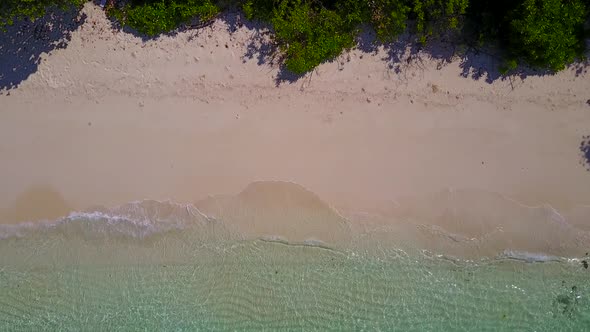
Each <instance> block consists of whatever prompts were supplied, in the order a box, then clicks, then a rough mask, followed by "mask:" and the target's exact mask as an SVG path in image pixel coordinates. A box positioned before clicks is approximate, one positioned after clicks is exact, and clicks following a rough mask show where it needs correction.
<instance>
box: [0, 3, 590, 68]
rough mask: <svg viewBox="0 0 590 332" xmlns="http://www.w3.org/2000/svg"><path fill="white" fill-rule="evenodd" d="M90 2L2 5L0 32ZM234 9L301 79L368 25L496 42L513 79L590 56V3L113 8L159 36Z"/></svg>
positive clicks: (420, 35)
mask: <svg viewBox="0 0 590 332" xmlns="http://www.w3.org/2000/svg"><path fill="white" fill-rule="evenodd" d="M82 1H83V0H2V1H1V4H0V27H2V26H3V25H6V24H11V23H12V22H13V20H14V19H22V18H27V17H28V18H31V19H34V18H36V17H39V16H41V15H43V13H44V12H45V8H46V7H47V6H50V5H60V6H66V5H70V4H74V5H79V4H80V3H81V2H82ZM229 7H237V8H239V9H241V10H242V11H243V12H244V14H245V16H246V17H247V18H248V19H251V20H259V21H263V22H267V23H269V24H270V25H271V26H272V28H273V29H274V35H273V36H274V37H273V39H274V42H275V43H276V45H277V46H278V50H280V52H281V54H282V56H283V60H284V65H285V67H286V68H287V69H288V70H290V71H292V72H293V73H297V74H301V73H305V72H308V71H310V70H312V69H313V68H314V67H316V66H317V65H318V64H320V63H322V62H324V61H329V60H331V59H333V58H334V57H336V56H338V55H339V54H340V53H341V52H342V51H344V50H346V49H349V48H351V47H353V46H354V45H355V39H356V37H357V35H358V33H359V28H360V27H361V26H363V25H364V26H370V27H372V28H373V29H374V30H375V32H376V34H377V37H378V39H379V40H380V41H381V42H391V41H394V40H396V38H397V37H398V36H399V35H400V34H401V33H403V32H406V31H407V32H409V33H411V34H412V35H413V36H415V38H416V39H415V41H416V42H419V43H421V44H427V43H428V42H429V40H432V39H436V38H437V37H439V36H447V37H448V36H455V37H460V38H461V40H462V41H463V42H467V43H469V44H472V45H478V46H481V45H485V44H487V43H493V44H494V45H498V46H500V48H501V49H502V50H503V51H504V54H505V58H506V59H507V60H506V61H505V65H504V66H503V68H502V72H503V73H505V74H506V73H509V72H511V71H513V70H515V69H516V68H517V66H518V65H519V64H523V63H526V64H529V65H531V66H533V67H537V68H541V69H548V70H553V71H557V70H561V69H563V68H565V66H567V65H568V64H570V63H572V62H573V61H575V59H576V58H581V57H583V54H584V51H585V38H588V36H589V33H588V30H587V29H586V30H585V28H584V27H585V24H586V26H588V23H589V22H588V21H589V18H590V17H589V9H590V0H129V1H117V2H116V5H115V6H109V7H108V8H107V10H108V13H109V15H110V16H111V17H112V18H113V19H114V20H116V21H118V22H119V23H120V24H121V25H128V26H130V27H132V28H134V29H136V30H137V31H139V32H141V33H143V34H146V35H148V36H156V35H158V34H160V33H166V32H170V31H172V30H174V29H176V28H177V27H178V26H179V25H181V24H183V23H188V22H190V21H191V20H193V19H194V20H198V21H200V22H205V21H207V20H210V19H212V18H213V17H215V15H216V14H218V13H219V12H220V11H221V10H222V9H225V8H229Z"/></svg>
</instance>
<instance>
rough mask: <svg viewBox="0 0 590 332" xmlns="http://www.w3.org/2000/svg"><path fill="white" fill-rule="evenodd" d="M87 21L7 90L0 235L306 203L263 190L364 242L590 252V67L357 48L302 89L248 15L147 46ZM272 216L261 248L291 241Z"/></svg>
mask: <svg viewBox="0 0 590 332" xmlns="http://www.w3.org/2000/svg"><path fill="white" fill-rule="evenodd" d="M83 12H84V13H85V14H86V15H87V17H86V18H85V21H84V22H83V23H82V24H81V25H80V26H79V27H77V28H76V29H75V30H74V31H73V32H72V36H71V40H70V41H69V42H68V43H67V47H65V48H62V49H55V50H53V51H51V52H50V54H45V53H43V54H41V56H40V58H41V60H40V63H39V64H38V67H37V68H36V70H34V71H32V72H31V73H30V76H28V77H26V78H24V79H23V80H22V81H20V82H18V83H19V84H18V87H15V88H10V87H8V86H1V87H0V91H2V93H1V95H0V160H1V162H0V178H1V181H0V182H1V185H0V213H1V217H0V222H1V223H7V224H13V223H18V222H25V221H28V222H30V221H38V220H42V219H49V220H52V219H56V218H58V217H60V216H64V215H67V214H68V213H70V212H71V211H81V210H84V209H88V208H90V207H93V206H107V207H111V206H117V205H121V204H125V203H127V202H131V201H137V200H142V199H155V200H161V201H162V200H172V201H175V202H182V203H191V204H195V206H197V207H199V209H200V210H201V211H203V212H204V213H210V214H220V213H221V212H219V206H225V205H223V204H227V205H228V206H233V205H232V204H234V205H235V204H237V203H235V202H234V201H232V200H229V201H228V199H227V196H228V195H229V196H232V195H233V196H234V197H237V198H236V200H238V201H239V200H240V199H242V198H240V197H241V196H239V193H240V192H242V191H243V190H245V188H248V185H249V184H251V183H253V182H257V181H285V182H292V183H295V184H298V185H300V186H302V187H303V188H305V190H304V189H302V188H301V187H299V186H294V188H297V189H292V188H291V189H290V188H289V186H288V185H286V186H285V185H276V182H275V185H273V184H272V183H270V184H268V185H267V186H264V185H262V186H258V187H256V186H255V187H254V189H252V187H250V188H251V189H252V190H253V191H251V192H253V195H254V196H256V195H262V196H261V197H266V198H267V199H266V200H263V201H264V202H268V204H270V205H272V204H275V205H277V206H283V205H284V206H286V207H289V208H293V209H294V210H297V211H301V207H302V206H312V207H310V210H314V209H316V210H317V209H320V208H321V209H333V210H330V211H331V212H329V214H330V216H331V217H329V218H328V217H326V218H327V219H326V220H332V219H330V218H333V219H334V220H336V219H338V218H340V217H341V218H343V219H346V220H347V222H351V223H352V224H353V225H352V226H351V227H353V228H354V227H355V226H354V223H355V220H361V221H362V222H364V223H366V224H372V225H381V226H382V225H384V224H385V225H389V224H396V223H400V222H402V221H403V222H404V223H405V222H408V221H409V222H410V224H411V225H412V228H414V226H416V227H418V226H423V225H431V226H432V225H436V226H437V227H442V229H444V230H445V231H446V232H448V233H452V234H456V235H457V236H458V237H460V238H465V239H472V238H482V237H485V236H488V235H489V234H495V233H494V232H495V231H497V230H499V229H500V230H505V231H506V234H508V235H505V237H502V236H498V238H497V239H495V240H493V241H495V242H494V243H495V245H493V246H492V247H493V248H495V249H498V248H505V247H507V246H509V247H510V248H515V249H522V250H531V251H537V252H548V253H552V254H563V255H567V254H571V255H576V254H580V253H582V252H584V250H585V251H587V250H588V245H589V244H590V240H589V239H590V236H589V235H588V234H590V171H588V168H589V164H588V162H589V161H588V160H586V158H585V156H584V154H583V152H582V150H581V145H582V144H584V141H585V139H584V136H586V135H590V104H587V100H589V98H590V94H589V91H590V73H587V72H586V71H585V70H584V69H583V68H582V69H579V68H569V69H566V70H564V71H562V72H559V73H558V74H556V75H545V76H542V75H529V76H528V77H526V78H521V77H510V78H497V77H494V74H493V73H494V72H497V67H498V65H499V64H498V63H497V61H494V58H493V57H491V56H486V55H484V54H480V55H472V56H470V57H467V58H465V57H464V58H459V57H456V58H453V59H452V60H451V61H447V60H444V59H437V58H433V57H429V56H428V54H426V53H425V54H422V55H419V56H414V57H410V58H408V56H403V57H402V61H401V62H394V61H393V60H391V59H390V58H391V56H390V54H389V55H388V52H387V50H383V49H377V51H376V52H365V51H362V50H358V49H357V50H352V51H351V52H350V53H347V54H343V55H342V56H341V57H339V58H338V59H336V60H335V61H334V62H332V63H326V64H323V65H321V66H320V67H319V68H318V69H317V70H316V71H314V72H313V73H311V74H308V75H307V76H306V77H303V78H300V79H298V80H290V79H289V77H284V76H283V74H282V72H281V71H280V68H277V66H276V65H275V64H274V63H272V64H271V60H269V59H263V58H264V57H263V55H264V48H262V49H261V48H260V44H257V43H256V42H253V41H255V40H257V39H256V38H258V37H259V38H262V39H264V38H267V37H265V36H264V35H262V34H261V30H256V29H254V28H253V27H252V24H244V25H243V26H241V27H238V26H232V25H233V24H232V22H234V23H235V15H234V16H232V15H231V14H228V16H227V17H226V19H219V20H217V21H216V22H215V23H214V24H213V25H212V26H210V27H207V28H204V29H202V30H198V31H197V30H189V31H185V32H180V33H178V34H176V35H174V36H162V37H159V38H157V39H155V40H147V41H143V40H142V39H141V38H140V37H137V36H135V35H133V34H130V33H126V32H120V31H116V30H113V29H112V27H111V23H110V22H109V21H108V19H107V18H106V17H105V15H104V13H103V12H102V11H101V10H100V8H98V7H97V6H94V5H92V4H87V5H86V7H85V8H84V9H83ZM257 36H258V37H257ZM0 43H1V44H2V45H6V47H8V48H10V47H11V45H12V44H11V42H10V41H7V40H6V41H2V42H0ZM441 48H442V50H443V51H444V50H445V49H444V45H443V46H441ZM2 52H3V53H0V54H1V55H2V57H8V56H9V52H8V51H6V49H5V50H4V51H2ZM261 52H262V53H261ZM480 68H481V69H480ZM2 71H6V72H7V73H8V74H10V73H9V72H8V70H7V69H2ZM8 74H6V75H8ZM464 76H467V77H464ZM479 76H481V77H479ZM281 78H285V79H281ZM4 81H7V80H6V79H5V80H4ZM285 187H287V188H286V189H285ZM261 188H262V189H261ZM273 190H276V191H273ZM298 190H299V191H298ZM282 191H286V192H289V194H285V195H283V196H281V195H278V194H277V193H280V192H282ZM300 191H301V192H300ZM246 193H249V192H248V191H246ZM219 195H224V196H223V197H226V198H219V197H220V196H219ZM265 195H266V196H265ZM246 196H247V195H246ZM273 197H278V198H276V199H275V200H273V199H271V198H273ZM281 197H282V198H281ZM293 197H295V198H297V197H300V198H301V197H306V198H305V199H304V198H301V199H294V198H293ZM255 201H256V199H254V200H250V201H248V202H250V203H244V204H246V205H247V204H254V203H252V202H255ZM212 202H213V203H212ZM215 202H217V203H215ZM232 202H233V203H232ZM214 203H215V204H214ZM216 204H217V205H216ZM220 204H221V205H220ZM240 204H241V203H240ZM289 204H291V205H289ZM314 204H316V205H317V206H316V205H314ZM324 204H325V205H324ZM253 206H255V204H254V205H253ZM216 211H217V212H216ZM252 211H258V210H256V209H255V208H253V209H252ZM288 211H290V210H288ZM253 213H258V212H253ZM273 213H276V215H280V213H281V212H273ZM322 213H324V212H322ZM326 213H328V212H326ZM331 213H334V214H333V215H332V214H331ZM221 214H222V213H221ZM302 214H303V213H302ZM477 216H480V217H477ZM298 218H299V219H301V220H303V219H305V218H303V217H301V216H299V217H298ZM226 219H228V220H229V219H231V216H227V218H226ZM254 219H256V218H254ZM259 219H260V220H262V221H257V222H259V223H263V224H264V225H272V227H271V226H268V227H271V228H268V227H264V226H261V227H260V228H256V227H257V226H255V225H251V224H248V225H249V226H248V227H247V229H249V230H253V231H252V233H253V235H254V236H255V235H265V234H266V233H268V230H269V229H271V230H272V231H271V233H272V234H276V235H287V234H280V233H281V227H280V226H279V227H277V226H276V220H271V218H266V219H265V218H259ZM546 222H549V224H546ZM273 223H275V224H273ZM564 225H567V227H566V226H564ZM375 227H377V226H375ZM556 227H559V231H558V233H556ZM564 227H565V228H564ZM571 227H573V230H572V228H571ZM284 229H285V230H289V231H288V232H287V231H285V233H289V232H291V233H292V231H293V228H292V227H285V228H284ZM294 229H297V228H296V227H295V228H294ZM330 229H331V228H329V227H328V229H327V230H319V231H318V232H320V233H321V234H330V233H331V232H330ZM418 229H419V228H418ZM531 232H533V233H534V236H527V234H528V235H530V234H531ZM277 233H278V234H277ZM556 234H557V235H556ZM313 235H314V234H313V232H311V233H306V232H302V233H301V234H300V235H297V236H299V237H301V239H305V238H307V237H309V236H313ZM489 236H491V237H492V238H493V237H494V236H496V235H489ZM320 237H321V236H320ZM502 239H507V240H506V241H503V240H502ZM572 239H575V241H574V242H575V243H569V244H567V245H566V244H564V243H565V242H566V241H569V240H572ZM455 240H456V238H455ZM455 240H453V241H455ZM490 241H492V240H490ZM455 242H456V241H455ZM424 243H428V240H424ZM441 248H442V247H441ZM441 250H442V249H441ZM492 251H493V250H492ZM485 252H487V251H485Z"/></svg>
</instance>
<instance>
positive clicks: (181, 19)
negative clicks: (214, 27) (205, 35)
mask: <svg viewBox="0 0 590 332" xmlns="http://www.w3.org/2000/svg"><path fill="white" fill-rule="evenodd" d="M107 10H108V11H109V13H110V14H111V15H112V16H113V17H115V18H117V19H118V20H119V23H120V24H122V25H126V24H128V25H129V26H131V27H133V28H135V29H136V30H137V31H139V32H141V33H144V34H146V35H148V36H156V35H158V34H160V33H164V32H170V31H172V30H174V29H176V28H177V27H178V26H179V25H180V24H183V23H187V22H189V21H190V20H191V19H193V18H195V17H196V18H199V19H200V20H208V19H210V18H212V17H213V16H215V14H217V13H218V12H219V9H218V7H217V6H216V5H215V4H213V2H211V0H133V1H131V2H130V3H129V4H127V5H125V6H124V7H123V8H117V7H109V8H108V9H107Z"/></svg>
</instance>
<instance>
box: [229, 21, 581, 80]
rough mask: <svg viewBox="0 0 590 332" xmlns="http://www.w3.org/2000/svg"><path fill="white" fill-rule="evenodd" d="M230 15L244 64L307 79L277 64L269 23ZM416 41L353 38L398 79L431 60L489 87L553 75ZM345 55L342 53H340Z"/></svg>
mask: <svg viewBox="0 0 590 332" xmlns="http://www.w3.org/2000/svg"><path fill="white" fill-rule="evenodd" d="M232 15H233V16H231V17H229V16H226V17H224V20H225V21H226V22H228V26H229V27H230V29H234V31H235V29H236V27H235V25H233V24H232V22H233V21H238V22H240V23H239V24H240V26H239V27H241V26H246V27H248V29H250V30H251V31H253V33H252V38H251V39H250V41H249V43H248V45H247V52H246V53H245V54H244V61H246V60H247V59H254V58H255V59H257V63H258V65H270V66H271V67H274V66H278V69H279V71H278V73H277V76H276V77H275V81H276V84H277V85H280V84H282V83H294V82H296V81H298V80H299V79H301V78H303V77H307V76H308V75H305V74H303V75H296V74H293V73H291V72H290V71H289V70H287V69H286V68H285V66H284V65H281V64H282V63H283V62H282V61H281V60H282V59H281V56H280V54H279V52H278V51H279V49H278V46H277V45H276V44H274V43H273V41H272V38H270V35H271V33H272V27H271V26H270V25H269V24H265V23H259V22H250V21H248V20H246V19H245V18H244V17H243V15H242V14H240V13H238V12H236V13H233V14H232ZM228 17H229V19H228ZM416 39H417V38H416V36H415V35H411V34H403V35H401V36H400V37H399V38H398V39H397V40H395V41H393V42H389V43H382V42H380V41H379V40H378V39H377V37H376V34H375V32H374V31H373V30H372V29H371V28H370V27H362V29H361V32H360V33H359V35H358V36H357V45H356V47H355V49H358V50H360V51H362V52H364V53H366V54H373V55H377V54H380V53H381V52H382V51H385V53H386V56H384V57H383V58H382V60H383V61H384V63H385V65H386V66H387V67H388V68H389V70H392V71H393V72H394V73H396V74H398V75H400V76H403V75H404V74H405V72H406V71H407V69H408V68H409V67H413V68H415V67H416V66H418V67H423V69H425V60H428V61H434V62H435V63H436V68H437V69H438V70H440V69H442V68H443V67H444V66H446V65H449V64H451V63H452V62H455V61H459V68H460V70H461V71H460V72H458V75H459V76H462V77H465V78H469V79H472V80H475V81H480V80H483V81H485V82H486V83H489V84H491V83H494V82H495V81H497V80H512V79H513V78H515V77H518V78H521V79H525V78H526V77H529V76H546V75H554V74H555V73H554V72H552V71H549V70H537V69H534V68H530V67H528V66H525V65H520V66H518V67H517V68H516V69H514V70H512V71H510V72H509V73H508V74H503V73H502V71H501V68H502V65H503V64H504V63H505V60H504V57H503V56H502V54H501V53H500V52H499V51H498V50H497V48H493V47H475V46H472V45H470V44H469V43H468V42H466V41H463V40H457V39H453V38H447V39H445V38H440V39H438V40H432V41H429V42H428V43H427V44H426V45H422V44H420V43H418V42H416ZM346 52H347V51H346V50H345V51H344V53H343V54H345V53H346ZM338 58H339V57H337V58H334V59H329V60H326V61H325V62H334V61H338ZM342 65H344V63H343V64H342ZM588 65H589V62H588V61H578V62H575V63H573V64H572V65H570V66H569V68H570V69H571V68H573V69H574V70H575V72H576V76H579V75H582V74H584V73H586V72H587V68H588ZM308 74H309V73H308ZM511 82H512V81H511Z"/></svg>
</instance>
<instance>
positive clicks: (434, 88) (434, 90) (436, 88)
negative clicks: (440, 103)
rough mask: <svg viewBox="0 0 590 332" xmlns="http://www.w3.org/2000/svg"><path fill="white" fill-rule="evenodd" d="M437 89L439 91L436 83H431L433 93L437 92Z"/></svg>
mask: <svg viewBox="0 0 590 332" xmlns="http://www.w3.org/2000/svg"><path fill="white" fill-rule="evenodd" d="M438 91H440V89H439V88H438V85H436V84H433V85H432V92H433V93H437V92H438Z"/></svg>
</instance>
